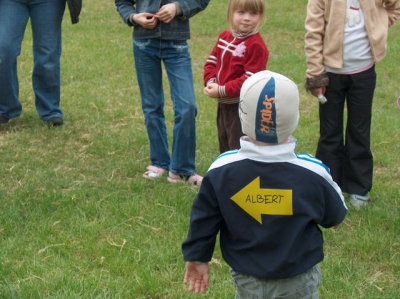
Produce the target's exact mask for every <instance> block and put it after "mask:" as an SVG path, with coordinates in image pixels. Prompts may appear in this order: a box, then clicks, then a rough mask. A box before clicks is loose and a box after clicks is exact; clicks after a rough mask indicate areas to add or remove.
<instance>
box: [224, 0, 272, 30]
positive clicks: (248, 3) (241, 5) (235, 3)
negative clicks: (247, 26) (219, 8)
mask: <svg viewBox="0 0 400 299" xmlns="http://www.w3.org/2000/svg"><path fill="white" fill-rule="evenodd" d="M237 10H242V11H245V12H251V13H255V14H259V15H260V22H259V24H258V25H257V27H256V29H258V27H260V25H261V24H263V23H264V21H265V0H229V4H228V24H229V27H230V29H231V30H235V29H236V28H235V26H234V25H233V14H234V13H235V11H237Z"/></svg>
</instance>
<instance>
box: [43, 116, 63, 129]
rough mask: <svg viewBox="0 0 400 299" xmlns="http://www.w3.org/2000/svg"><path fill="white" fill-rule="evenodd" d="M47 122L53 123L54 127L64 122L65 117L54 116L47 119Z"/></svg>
mask: <svg viewBox="0 0 400 299" xmlns="http://www.w3.org/2000/svg"><path fill="white" fill-rule="evenodd" d="M47 123H48V124H50V125H52V126H53V127H59V126H61V125H62V124H63V123H64V122H63V119H62V118H61V117H52V118H50V119H49V120H47Z"/></svg>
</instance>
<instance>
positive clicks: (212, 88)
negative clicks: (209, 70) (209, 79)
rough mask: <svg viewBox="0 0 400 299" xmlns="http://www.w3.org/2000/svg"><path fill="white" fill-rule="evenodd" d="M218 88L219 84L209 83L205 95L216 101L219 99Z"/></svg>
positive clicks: (205, 88)
mask: <svg viewBox="0 0 400 299" xmlns="http://www.w3.org/2000/svg"><path fill="white" fill-rule="evenodd" d="M218 87H219V85H218V84H217V83H208V84H207V86H206V87H204V93H205V94H206V95H207V96H209V97H210V98H214V99H216V98H218V97H219V91H218Z"/></svg>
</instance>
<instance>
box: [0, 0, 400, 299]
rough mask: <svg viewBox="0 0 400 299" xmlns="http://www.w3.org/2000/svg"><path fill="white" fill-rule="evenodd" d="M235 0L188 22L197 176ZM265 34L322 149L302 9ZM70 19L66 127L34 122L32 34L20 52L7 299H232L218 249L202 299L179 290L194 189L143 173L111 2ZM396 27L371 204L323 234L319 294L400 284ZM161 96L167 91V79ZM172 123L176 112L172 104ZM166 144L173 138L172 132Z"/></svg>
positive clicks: (378, 290)
mask: <svg viewBox="0 0 400 299" xmlns="http://www.w3.org/2000/svg"><path fill="white" fill-rule="evenodd" d="M226 3H227V0H220V1H211V4H210V5H209V7H208V8H207V10H206V11H204V12H203V13H201V14H199V15H198V16H196V17H195V18H193V19H192V20H191V26H192V39H191V40H190V42H189V43H190V46H191V53H192V59H193V72H194V80H195V89H196V93H197V104H198V117H197V159H196V162H197V169H198V172H199V173H200V174H205V172H206V171H207V169H208V166H209V165H210V163H211V162H212V161H213V160H214V159H215V157H216V156H217V155H218V142H217V137H216V125H215V118H216V104H215V102H214V101H213V100H210V99H209V98H207V97H206V96H204V95H203V93H202V89H203V87H202V70H203V64H204V62H205V59H206V58H207V56H208V54H209V51H210V50H211V48H212V46H213V45H214V43H215V41H216V38H217V34H218V33H219V32H220V31H221V30H224V29H225V28H226V27H227V25H226V20H225V15H226V14H225V11H226ZM267 7H268V8H267V21H266V24H265V25H264V26H263V28H262V29H261V31H262V34H263V36H264V38H265V41H266V43H267V45H268V47H269V50H270V59H269V63H268V67H269V69H271V70H273V71H277V72H281V73H283V74H285V75H287V76H288V77H290V78H292V79H293V80H294V81H295V82H297V83H298V85H299V89H300V93H301V119H300V124H299V127H298V129H297V130H296V132H295V134H294V135H295V136H296V137H297V139H298V140H299V146H298V149H297V150H298V151H299V152H302V151H305V152H310V153H314V151H315V147H316V142H317V138H318V111H317V108H318V104H317V101H316V99H314V98H312V97H311V96H310V95H309V94H307V93H306V92H305V90H304V87H303V82H304V73H305V69H306V65H305V55H304V44H303V35H304V28H303V23H304V17H305V8H306V1H294V0H292V1H288V2H281V1H269V2H268V3H267ZM67 13H68V11H67V12H66V16H65V19H64V23H63V37H64V38H63V56H62V102H61V104H62V108H63V111H64V113H65V125H64V126H62V127H60V128H53V127H49V126H47V125H46V124H45V123H43V122H42V121H41V120H39V118H38V116H37V113H36V111H35V107H34V104H33V101H34V99H33V93H32V89H31V82H30V80H31V79H30V77H31V71H32V54H31V52H32V50H31V46H32V38H31V32H30V29H29V28H28V30H27V32H26V36H25V39H24V43H23V48H22V53H21V56H20V57H19V79H20V97H21V101H22V104H23V107H24V111H23V115H22V116H21V117H20V118H18V119H15V120H12V121H11V122H10V123H9V124H7V125H2V126H0V298H1V299H3V298H4V299H9V298H15V299H21V298H22V299H25V298H66V299H67V298H68V299H69V298H85V299H87V298H135V299H145V298H146V299H175V298H197V297H201V298H216V299H219V298H233V294H234V287H233V284H232V281H231V278H230V275H229V268H228V266H227V265H226V264H225V263H224V261H223V260H222V258H221V253H220V251H219V249H218V248H217V249H216V251H215V255H214V260H213V261H212V264H211V286H210V288H209V290H208V292H207V294H206V295H203V296H196V295H195V294H191V293H188V292H187V291H186V286H184V285H183V283H182V280H183V273H184V262H183V259H182V255H181V250H180V246H181V242H182V241H183V240H184V239H185V237H186V233H187V227H188V221H189V213H190V207H191V203H192V200H193V198H194V196H195V194H196V189H193V188H191V187H189V186H187V185H182V184H178V185H172V184H170V183H168V182H167V181H166V180H165V179H164V180H161V181H157V182H154V181H148V180H145V179H143V178H142V173H143V171H144V170H145V167H146V166H147V165H148V163H149V152H148V144H147V137H146V131H145V127H144V124H143V115H142V112H141V107H140V96H139V90H138V86H137V83H136V78H135V72H134V65H133V57H132V41H131V29H129V28H128V27H127V26H125V25H124V24H123V23H122V21H121V19H120V17H119V15H118V13H117V12H116V10H115V7H114V1H111V0H87V1H86V2H85V1H84V8H83V11H82V15H81V21H80V23H79V24H78V25H71V23H70V19H69V15H67ZM399 61H400V25H399V24H396V25H395V26H394V27H393V28H391V30H390V37H389V44H388V56H387V57H386V59H385V60H384V61H382V62H381V63H379V64H378V65H377V73H378V82H377V89H376V94H375V100H374V101H375V102H374V110H373V120H372V121H373V127H372V150H373V153H374V157H375V170H374V176H375V182H374V187H373V190H372V192H371V196H372V199H373V200H372V202H371V204H370V205H369V206H367V207H366V208H365V209H362V210H360V211H356V210H354V209H352V207H349V213H348V217H347V218H346V220H345V221H344V223H343V224H342V225H341V226H340V227H339V229H338V230H324V235H325V253H326V258H325V261H324V262H323V263H322V264H321V268H322V271H323V282H322V285H321V287H320V297H321V298H323V299H335V298H337V299H342V298H343V299H347V298H355V299H360V298H362V299H376V298H388V299H389V298H397V297H398V296H399V289H400V285H399V281H400V254H399V248H400V239H399V234H400V229H399V228H400V220H399V198H400V186H399V177H400V166H399V165H400V158H399V153H400V143H399V140H400V130H399V127H400V110H398V109H397V108H396V105H395V99H396V98H397V97H398V96H399V95H400V89H399V83H398V62H399ZM165 84H166V88H165V90H166V94H167V97H168V82H165ZM166 113H167V115H168V128H169V132H171V128H172V115H173V111H172V108H171V104H170V101H168V103H167V107H166ZM170 138H171V136H170Z"/></svg>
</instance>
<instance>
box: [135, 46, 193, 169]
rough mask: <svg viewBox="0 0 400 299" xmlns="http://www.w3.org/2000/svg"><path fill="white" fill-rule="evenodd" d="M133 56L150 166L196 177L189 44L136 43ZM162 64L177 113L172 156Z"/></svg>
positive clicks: (175, 112) (175, 114)
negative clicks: (166, 121)
mask: <svg viewBox="0 0 400 299" xmlns="http://www.w3.org/2000/svg"><path fill="white" fill-rule="evenodd" d="M133 52H134V58H135V67H136V73H137V80H138V83H139V88H140V93H141V98H142V110H143V113H144V117H145V124H146V129H147V134H148V138H149V142H150V159H151V163H152V165H154V166H157V167H160V168H164V169H169V170H170V171H172V172H174V173H176V174H179V175H181V176H190V175H192V174H194V173H195V151H196V123H195V121H196V114H197V108H196V100H195V94H194V86H193V76H192V66H191V58H190V54H189V47H188V44H187V43H186V42H185V41H170V40H160V39H135V40H134V41H133ZM162 63H164V66H165V69H166V72H167V76H168V80H169V85H170V93H171V99H172V104H173V109H174V129H173V139H172V140H173V143H172V154H171V155H170V154H169V148H168V136H167V127H166V123H165V113H164V100H165V97H164V91H163V80H162Z"/></svg>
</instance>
